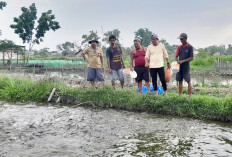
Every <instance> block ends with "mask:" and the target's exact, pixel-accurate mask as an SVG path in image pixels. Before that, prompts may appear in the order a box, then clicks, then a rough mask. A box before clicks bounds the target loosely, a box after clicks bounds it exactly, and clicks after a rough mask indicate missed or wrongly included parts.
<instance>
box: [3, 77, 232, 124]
mask: <svg viewBox="0 0 232 157" xmlns="http://www.w3.org/2000/svg"><path fill="white" fill-rule="evenodd" d="M53 87H56V88H57V92H56V97H57V96H58V95H59V96H61V97H62V99H67V98H68V99H73V100H75V101H72V103H71V104H70V105H76V106H81V105H83V106H84V105H93V106H99V107H103V108H104V107H110V108H116V109H123V110H129V111H148V112H152V113H159V114H165V115H177V116H183V117H193V118H198V119H209V120H217V121H232V97H231V96H224V97H210V96H207V95H193V97H192V99H191V100H190V101H187V100H186V97H187V96H181V97H180V96H178V95H177V94H176V93H172V92H169V96H168V97H165V96H159V97H155V96H154V95H153V94H152V93H149V94H141V95H138V94H137V92H136V90H135V88H133V89H131V88H130V89H125V90H116V91H114V90H112V88H111V87H102V88H99V89H83V88H73V87H69V86H67V85H65V84H63V83H60V82H58V81H57V80H40V81H33V80H26V79H20V78H12V77H4V76H1V77H0V99H1V100H6V101H11V102H16V101H20V102H30V101H35V102H46V100H47V98H48V96H49V94H50V92H51V90H52V88H53Z"/></svg>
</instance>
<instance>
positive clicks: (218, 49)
mask: <svg viewBox="0 0 232 157" xmlns="http://www.w3.org/2000/svg"><path fill="white" fill-rule="evenodd" d="M204 50H205V51H206V52H212V53H217V52H220V53H222V54H224V53H225V52H226V48H225V45H220V46H217V45H213V46H209V47H206V48H205V49H204Z"/></svg>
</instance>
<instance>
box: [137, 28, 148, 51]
mask: <svg viewBox="0 0 232 157" xmlns="http://www.w3.org/2000/svg"><path fill="white" fill-rule="evenodd" d="M151 34H152V32H151V31H149V30H148V29H147V28H140V29H139V30H137V31H136V32H135V37H136V38H139V39H140V40H141V41H142V44H143V46H144V47H147V46H148V45H150V43H151Z"/></svg>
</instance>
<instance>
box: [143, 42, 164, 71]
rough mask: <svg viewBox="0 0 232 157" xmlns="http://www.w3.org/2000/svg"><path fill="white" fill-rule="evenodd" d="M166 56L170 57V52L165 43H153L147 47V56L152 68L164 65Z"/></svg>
mask: <svg viewBox="0 0 232 157" xmlns="http://www.w3.org/2000/svg"><path fill="white" fill-rule="evenodd" d="M164 57H165V58H168V53H167V50H166V48H165V46H164V44H162V43H159V44H158V45H157V46H154V45H153V44H151V45H149V46H148V47H147V52H146V58H147V59H148V60H149V61H150V64H149V67H150V68H161V67H163V66H164Z"/></svg>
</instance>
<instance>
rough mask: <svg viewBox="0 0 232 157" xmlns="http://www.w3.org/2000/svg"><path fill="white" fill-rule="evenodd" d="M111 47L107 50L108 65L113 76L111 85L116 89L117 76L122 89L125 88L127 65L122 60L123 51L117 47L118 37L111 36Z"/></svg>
mask: <svg viewBox="0 0 232 157" xmlns="http://www.w3.org/2000/svg"><path fill="white" fill-rule="evenodd" d="M109 41H110V47H109V48H107V49H106V57H107V65H108V68H109V73H110V74H111V83H112V86H113V88H114V89H115V80H116V75H117V76H118V79H119V81H120V84H121V87H122V88H123V86H124V76H123V68H125V64H124V61H123V58H122V49H121V47H120V46H118V45H116V36H114V35H111V36H110V37H109Z"/></svg>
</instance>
